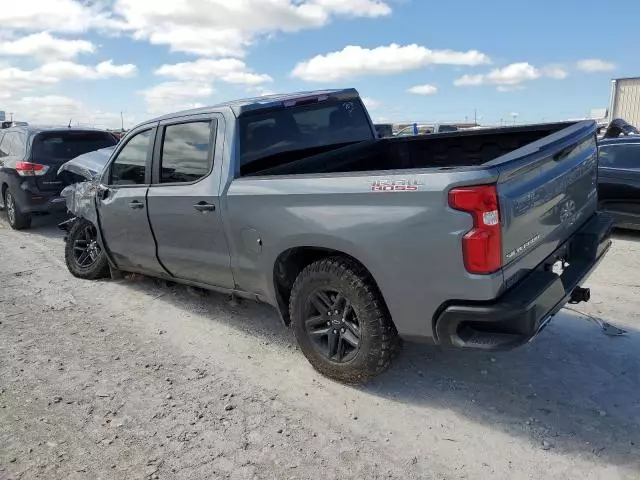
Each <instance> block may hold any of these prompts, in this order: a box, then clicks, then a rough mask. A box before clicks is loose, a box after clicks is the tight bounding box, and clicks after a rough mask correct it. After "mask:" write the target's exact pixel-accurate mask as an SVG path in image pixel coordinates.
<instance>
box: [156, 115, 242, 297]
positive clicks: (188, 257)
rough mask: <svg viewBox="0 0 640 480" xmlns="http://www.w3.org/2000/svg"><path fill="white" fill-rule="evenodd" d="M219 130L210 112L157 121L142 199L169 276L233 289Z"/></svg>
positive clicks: (218, 122)
mask: <svg viewBox="0 0 640 480" xmlns="http://www.w3.org/2000/svg"><path fill="white" fill-rule="evenodd" d="M223 129H224V121H223V120H222V117H221V116H213V117H212V116H211V115H205V116H191V117H182V118H180V119H179V120H178V119H174V120H173V121H165V122H162V123H160V125H159V127H158V132H157V135H156V147H155V149H154V156H153V158H154V161H153V177H152V183H151V186H150V187H149V192H148V194H147V204H148V208H149V212H148V213H149V221H150V222H151V228H152V229H153V233H154V235H155V237H156V241H157V244H158V258H159V259H160V261H161V262H162V265H163V266H164V267H165V268H166V269H167V270H168V271H169V272H170V273H171V274H172V275H174V276H175V277H178V278H181V279H184V280H190V281H193V282H198V283H203V284H208V285H212V286H218V287H224V288H233V287H234V281H233V275H232V273H231V257H230V253H229V247H228V244H227V239H226V236H225V232H224V227H223V223H222V218H221V212H220V190H219V189H220V169H221V158H222V139H223V138H224V135H223V133H224V132H223ZM216 138H218V139H220V140H219V143H218V145H216Z"/></svg>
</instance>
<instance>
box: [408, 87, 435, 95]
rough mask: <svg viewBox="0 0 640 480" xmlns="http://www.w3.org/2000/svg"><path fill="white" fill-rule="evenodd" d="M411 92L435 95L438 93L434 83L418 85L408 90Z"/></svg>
mask: <svg viewBox="0 0 640 480" xmlns="http://www.w3.org/2000/svg"><path fill="white" fill-rule="evenodd" d="M407 91H408V92H409V93H415V94H416V95H435V94H436V93H438V89H437V87H434V86H433V85H416V86H414V87H411V88H409V89H408V90H407Z"/></svg>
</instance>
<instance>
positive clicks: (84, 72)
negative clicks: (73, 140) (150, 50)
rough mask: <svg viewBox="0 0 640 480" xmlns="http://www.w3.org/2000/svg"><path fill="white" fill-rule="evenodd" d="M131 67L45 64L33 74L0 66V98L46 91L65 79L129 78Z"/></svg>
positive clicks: (109, 62) (111, 63) (132, 68)
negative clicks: (44, 89) (45, 89)
mask: <svg viewBox="0 0 640 480" xmlns="http://www.w3.org/2000/svg"><path fill="white" fill-rule="evenodd" d="M137 70H138V69H137V67H136V66H135V65H131V64H126V65H115V64H114V63H113V61H112V60H107V61H105V62H102V63H99V64H98V65H96V66H90V65H81V64H79V63H74V62H70V61H64V60H60V61H55V62H49V63H45V64H43V65H41V66H39V67H38V68H36V69H34V70H23V69H21V68H16V67H12V66H10V65H2V64H0V85H2V88H1V89H0V98H11V97H12V96H14V95H15V94H17V93H19V92H30V91H34V90H38V89H42V88H46V87H50V86H53V85H56V84H58V83H60V82H61V81H63V80H67V79H77V80H97V79H104V78H111V77H129V76H132V75H135V74H136V73H137Z"/></svg>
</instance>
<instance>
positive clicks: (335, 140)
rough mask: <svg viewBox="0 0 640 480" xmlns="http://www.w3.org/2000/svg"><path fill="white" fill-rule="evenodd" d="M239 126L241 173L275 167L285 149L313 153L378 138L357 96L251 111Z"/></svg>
mask: <svg viewBox="0 0 640 480" xmlns="http://www.w3.org/2000/svg"><path fill="white" fill-rule="evenodd" d="M239 128H240V173H241V174H242V175H244V174H245V173H248V172H255V171H259V170H262V169H265V168H269V167H272V166H275V165H276V164H277V163H278V161H277V160H276V157H279V156H281V155H280V154H283V153H285V152H288V153H292V152H301V153H303V152H305V151H307V152H313V153H309V154H314V153H316V151H326V150H330V149H331V147H332V146H333V147H336V148H337V147H339V146H342V145H348V144H351V143H356V142H362V141H365V140H372V139H374V138H375V137H374V133H373V130H372V129H371V124H370V123H369V119H368V117H367V115H366V112H365V109H364V107H363V105H362V103H361V102H360V101H359V100H357V99H352V100H329V101H324V102H320V103H314V104H312V105H303V106H297V107H290V108H283V109H278V110H274V111H270V112H267V113H258V114H251V115H247V116H243V117H240V119H239ZM287 157H288V158H291V155H287ZM271 160H273V162H272V161H271Z"/></svg>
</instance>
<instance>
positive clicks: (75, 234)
mask: <svg viewBox="0 0 640 480" xmlns="http://www.w3.org/2000/svg"><path fill="white" fill-rule="evenodd" d="M91 225H92V223H91V222H89V221H88V220H85V219H78V220H76V221H75V222H73V224H72V225H71V228H69V232H68V234H67V240H66V243H65V248H64V261H65V263H66V264H67V268H68V269H69V272H71V274H72V275H73V276H74V277H78V278H82V279H83V280H97V279H99V278H105V277H108V276H109V261H108V259H107V254H106V253H105V252H104V250H102V249H100V252H99V254H98V258H97V260H96V261H94V262H93V263H92V264H91V265H89V266H87V267H82V266H81V265H79V264H78V262H77V260H76V258H75V256H74V244H75V240H77V239H79V238H81V236H82V235H84V230H85V228H86V227H87V226H91Z"/></svg>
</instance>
